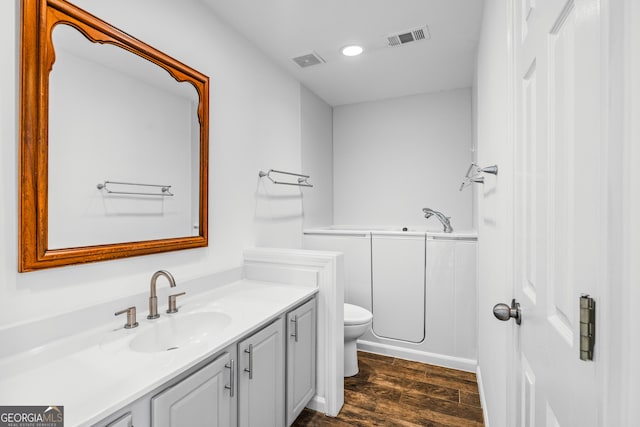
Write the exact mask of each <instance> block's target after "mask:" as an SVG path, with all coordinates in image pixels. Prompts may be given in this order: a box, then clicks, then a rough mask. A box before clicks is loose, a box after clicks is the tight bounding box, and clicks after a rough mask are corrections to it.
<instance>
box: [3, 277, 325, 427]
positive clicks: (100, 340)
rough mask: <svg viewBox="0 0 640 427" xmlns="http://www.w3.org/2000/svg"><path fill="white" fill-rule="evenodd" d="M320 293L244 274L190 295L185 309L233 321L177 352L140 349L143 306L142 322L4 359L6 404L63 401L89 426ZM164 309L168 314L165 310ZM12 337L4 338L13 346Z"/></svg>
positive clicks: (78, 422)
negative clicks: (136, 342) (135, 344)
mask: <svg viewBox="0 0 640 427" xmlns="http://www.w3.org/2000/svg"><path fill="white" fill-rule="evenodd" d="M316 292H317V288H315V287H304V286H294V285H282V284H277V283H270V282H262V281H254V280H240V281H238V282H234V283H232V284H229V285H226V286H222V287H219V288H216V289H214V290H212V291H209V292H206V293H200V294H197V295H192V296H190V295H187V296H185V297H184V299H183V300H182V301H178V302H179V310H180V311H179V312H178V313H176V314H173V315H170V316H180V315H181V314H183V315H186V314H188V313H197V312H204V311H217V312H222V313H225V314H227V315H229V316H230V317H231V322H230V324H229V325H228V326H227V327H226V328H225V329H223V330H222V331H220V332H219V333H217V334H216V335H215V337H211V338H210V339H207V340H203V342H201V343H198V344H190V345H189V346H185V347H184V348H179V349H176V350H173V351H163V352H157V353H138V352H135V351H132V350H131V349H130V348H129V342H130V341H131V340H132V339H134V338H135V337H136V336H137V335H136V334H138V333H140V332H144V331H145V330H147V329H149V328H150V327H152V326H153V322H158V321H160V320H147V319H146V313H144V312H138V322H139V324H140V326H139V327H137V328H135V329H124V327H123V324H124V321H125V320H126V319H125V317H124V316H119V317H117V318H116V317H114V318H113V319H105V320H106V321H108V323H105V325H104V326H101V327H99V328H94V329H92V330H89V331H86V332H83V333H82V334H77V335H73V336H70V337H68V338H65V339H63V340H58V341H54V342H52V343H49V344H47V345H45V346H42V347H38V348H34V349H32V350H29V351H27V352H23V353H19V354H16V355H13V356H10V357H6V358H4V359H0V404H1V405H63V406H64V414H65V426H67V427H72V426H87V425H91V424H93V423H95V422H98V421H100V420H101V419H103V418H105V417H107V416H108V415H110V414H112V413H113V412H115V411H117V410H118V409H120V408H122V407H124V406H126V405H127V404H129V403H132V402H133V401H134V400H136V399H138V398H139V397H142V396H143V395H145V394H146V393H148V392H150V391H152V390H154V389H156V388H158V387H159V386H161V385H162V384H164V383H165V382H167V381H168V380H170V379H172V378H174V377H175V376H176V375H179V374H181V373H182V372H185V371H186V370H188V369H189V368H191V367H193V366H195V365H196V364H197V363H199V362H201V361H203V360H205V359H206V358H208V357H210V356H212V355H214V354H215V353H217V352H219V351H220V350H223V349H224V348H225V347H227V346H228V345H230V344H232V343H234V342H236V341H238V339H239V338H241V337H242V336H244V335H246V334H247V333H249V332H251V331H253V330H255V329H257V328H259V327H260V326H262V325H265V324H266V323H267V322H268V321H269V320H270V319H273V318H275V317H277V316H279V315H281V314H283V313H285V312H287V311H288V310H290V309H291V308H293V307H295V306H296V305H297V304H299V303H300V302H302V301H304V300H305V299H307V298H309V297H310V296H312V295H314V294H315V293H316ZM160 312H161V316H169V315H167V314H165V313H164V311H163V310H162V311H160ZM8 344H10V343H3V345H8Z"/></svg>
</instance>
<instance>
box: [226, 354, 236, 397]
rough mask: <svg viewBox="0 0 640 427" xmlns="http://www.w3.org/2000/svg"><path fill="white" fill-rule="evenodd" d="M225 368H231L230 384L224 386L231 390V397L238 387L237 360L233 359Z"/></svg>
mask: <svg viewBox="0 0 640 427" xmlns="http://www.w3.org/2000/svg"><path fill="white" fill-rule="evenodd" d="M224 367H225V368H227V369H229V385H225V386H224V388H226V389H227V390H229V397H233V395H234V393H235V389H236V362H235V360H233V359H231V360H230V361H229V363H227V364H226V365H224Z"/></svg>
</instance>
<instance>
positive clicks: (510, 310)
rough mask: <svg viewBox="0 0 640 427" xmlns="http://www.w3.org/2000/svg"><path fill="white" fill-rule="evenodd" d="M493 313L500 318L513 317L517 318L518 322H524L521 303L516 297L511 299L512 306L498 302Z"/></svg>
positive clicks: (507, 318)
mask: <svg viewBox="0 0 640 427" xmlns="http://www.w3.org/2000/svg"><path fill="white" fill-rule="evenodd" d="M493 315H494V316H496V318H497V319H499V320H504V321H506V320H509V319H511V318H512V317H513V318H514V319H516V324H517V325H519V324H520V323H522V313H521V312H520V303H519V302H516V300H515V298H514V299H512V300H511V307H509V306H508V305H507V304H503V303H500V304H496V305H494V306H493Z"/></svg>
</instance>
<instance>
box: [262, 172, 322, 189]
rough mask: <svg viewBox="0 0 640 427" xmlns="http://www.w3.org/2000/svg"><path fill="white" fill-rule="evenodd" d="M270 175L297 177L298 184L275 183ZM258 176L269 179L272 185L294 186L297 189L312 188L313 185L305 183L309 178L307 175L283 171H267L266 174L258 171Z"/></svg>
mask: <svg viewBox="0 0 640 427" xmlns="http://www.w3.org/2000/svg"><path fill="white" fill-rule="evenodd" d="M272 173H278V174H282V175H290V176H297V177H298V182H285V181H277V180H275V179H273V178H272V177H271V174H272ZM258 176H259V177H260V178H263V177H265V176H266V177H267V178H269V180H270V181H271V182H273V183H274V184H280V185H296V186H298V187H313V185H311V184H309V182H308V181H307V180H308V179H309V178H311V177H310V176H309V175H303V174H300V173H293V172H285V171H279V170H275V169H269V170H268V171H267V172H264V171H260V172H259V173H258Z"/></svg>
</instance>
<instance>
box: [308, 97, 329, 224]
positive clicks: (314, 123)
mask: <svg viewBox="0 0 640 427" xmlns="http://www.w3.org/2000/svg"><path fill="white" fill-rule="evenodd" d="M300 122H301V127H302V129H301V130H302V173H304V174H305V175H310V176H311V179H310V180H309V182H310V183H311V184H313V189H308V190H305V191H304V194H303V197H304V199H303V206H304V227H305V228H307V227H322V226H328V225H331V224H333V109H332V108H331V106H330V105H329V104H327V103H326V102H324V101H323V100H322V99H320V98H319V97H318V96H316V95H315V94H314V93H313V92H311V91H310V90H309V89H307V88H305V87H304V86H302V87H301V88H300Z"/></svg>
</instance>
